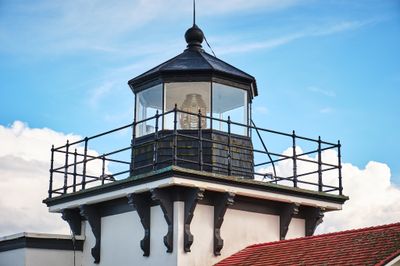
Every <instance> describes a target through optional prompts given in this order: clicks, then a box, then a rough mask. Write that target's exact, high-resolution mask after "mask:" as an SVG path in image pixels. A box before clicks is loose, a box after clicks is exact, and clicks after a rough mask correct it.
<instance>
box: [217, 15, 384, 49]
mask: <svg viewBox="0 0 400 266" xmlns="http://www.w3.org/2000/svg"><path fill="white" fill-rule="evenodd" d="M375 22H377V20H366V21H342V22H338V23H332V24H327V25H319V26H316V27H309V28H306V29H302V30H299V31H297V32H293V33H289V34H286V35H283V36H279V37H274V38H270V39H266V40H261V41H255V42H246V43H245V44H243V43H242V42H241V40H235V41H232V40H230V38H227V40H229V43H220V44H217V45H216V46H217V47H215V49H214V50H215V51H216V53H217V55H220V54H231V53H234V54H237V53H245V52H252V51H254V50H264V49H273V48H276V47H279V46H282V45H286V44H288V43H291V42H293V41H296V40H299V39H303V38H309V37H318V36H327V35H332V34H337V33H340V32H344V31H350V30H356V29H359V28H361V27H364V26H366V25H368V24H371V23H375ZM220 40H223V39H220ZM232 43H234V45H231V44H232Z"/></svg>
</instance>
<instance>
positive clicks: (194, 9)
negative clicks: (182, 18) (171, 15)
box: [193, 0, 196, 26]
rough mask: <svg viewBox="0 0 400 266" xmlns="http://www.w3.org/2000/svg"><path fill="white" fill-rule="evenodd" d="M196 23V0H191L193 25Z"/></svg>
mask: <svg viewBox="0 0 400 266" xmlns="http://www.w3.org/2000/svg"><path fill="white" fill-rule="evenodd" d="M194 25H196V0H193V26H194Z"/></svg>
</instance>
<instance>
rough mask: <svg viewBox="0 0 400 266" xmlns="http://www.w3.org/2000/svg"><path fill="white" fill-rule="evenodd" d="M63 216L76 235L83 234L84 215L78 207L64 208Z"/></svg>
mask: <svg viewBox="0 0 400 266" xmlns="http://www.w3.org/2000/svg"><path fill="white" fill-rule="evenodd" d="M61 213H62V216H61V218H62V219H63V220H64V221H66V222H67V223H68V224H69V227H70V228H71V231H72V233H73V234H74V235H81V234H82V217H81V215H80V213H79V210H78V209H64V210H62V211H61Z"/></svg>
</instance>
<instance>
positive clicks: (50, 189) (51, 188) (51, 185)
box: [48, 145, 54, 199]
mask: <svg viewBox="0 0 400 266" xmlns="http://www.w3.org/2000/svg"><path fill="white" fill-rule="evenodd" d="M53 168H54V145H51V158H50V170H49V172H50V182H49V191H48V192H49V199H51V196H52V192H53Z"/></svg>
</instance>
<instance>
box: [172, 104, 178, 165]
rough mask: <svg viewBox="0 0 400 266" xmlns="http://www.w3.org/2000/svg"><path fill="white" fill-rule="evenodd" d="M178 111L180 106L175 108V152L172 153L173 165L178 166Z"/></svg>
mask: <svg viewBox="0 0 400 266" xmlns="http://www.w3.org/2000/svg"><path fill="white" fill-rule="evenodd" d="M177 111H178V106H177V104H175V107H174V133H173V147H172V148H173V151H172V156H173V165H177V162H178V129H177V122H178V120H177Z"/></svg>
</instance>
